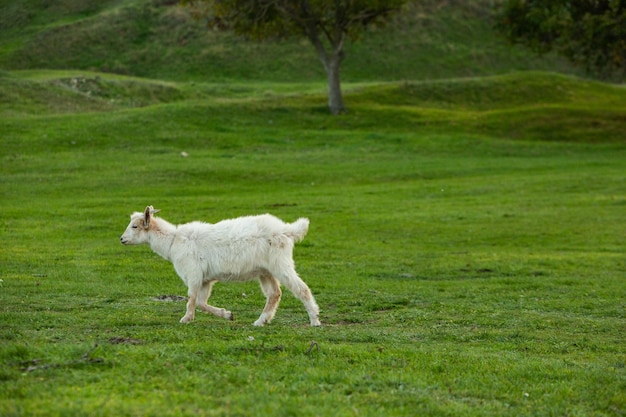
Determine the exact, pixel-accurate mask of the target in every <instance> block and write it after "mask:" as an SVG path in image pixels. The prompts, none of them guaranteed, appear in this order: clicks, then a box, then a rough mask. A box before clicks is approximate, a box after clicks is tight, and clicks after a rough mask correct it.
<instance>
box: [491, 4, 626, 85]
mask: <svg viewBox="0 0 626 417" xmlns="http://www.w3.org/2000/svg"><path fill="white" fill-rule="evenodd" d="M499 19H500V21H499V24H498V25H497V26H498V28H499V29H500V31H501V32H503V33H504V34H505V35H506V36H507V37H508V38H509V39H510V40H511V41H513V42H521V43H524V44H526V45H529V46H530V47H532V48H533V49H535V50H537V51H538V52H546V51H550V50H553V49H554V50H556V51H557V52H559V53H560V54H562V55H564V56H566V57H567V58H568V59H570V60H571V61H572V62H574V63H576V64H578V65H581V66H583V67H584V68H586V70H587V71H589V72H593V73H596V74H599V75H601V76H603V77H605V78H615V79H618V80H622V81H623V80H624V76H625V75H626V5H625V4H624V3H623V2H622V1H620V0H602V1H581V0H573V1H572V0H559V1H554V0H509V1H507V2H505V3H504V5H503V7H502V9H501V10H500V17H499Z"/></svg>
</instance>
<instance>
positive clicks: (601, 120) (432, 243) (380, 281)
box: [0, 71, 626, 416]
mask: <svg viewBox="0 0 626 417" xmlns="http://www.w3.org/2000/svg"><path fill="white" fill-rule="evenodd" d="M82 76H83V77H84V78H85V79H87V80H89V81H88V82H85V83H84V84H81V85H82V87H81V88H70V87H69V86H67V82H66V81H62V80H68V79H70V80H71V79H76V78H78V77H79V73H76V72H74V73H70V72H64V73H49V72H46V71H38V72H32V73H12V72H9V73H4V74H2V76H0V80H1V81H2V82H3V83H4V84H3V87H2V91H7V90H8V91H11V94H12V97H15V98H13V99H10V100H9V99H7V100H3V101H2V102H1V108H0V114H1V116H0V130H1V131H2V132H3V134H2V147H0V160H1V161H2V164H0V193H1V195H0V210H1V212H2V216H1V217H0V239H1V240H2V242H3V245H2V246H0V278H1V281H0V414H1V415H3V416H17V415H46V416H48V415H115V416H134V415H142V416H145V415H155V416H156V415H158V416H170V415H171V416H186V415H189V416H191V415H193V416H198V415H200V416H203V415H207V416H209V415H212V416H227V415H242V416H256V415H264V416H265V415H275V416H289V415H299V416H315V415H365V416H380V415H385V416H404V415H425V416H428V415H432V416H440V415H460V416H520V415H534V416H553V415H598V416H617V415H620V414H621V413H623V410H624V409H625V408H626V399H625V397H624V395H623V392H624V389H623V388H624V384H625V383H626V371H625V370H626V365H625V363H624V353H625V352H624V346H623V345H624V344H623V323H624V305H623V293H624V280H623V273H624V268H625V267H626V265H625V263H624V257H623V254H624V240H623V209H624V206H625V204H626V195H624V188H623V184H624V179H625V178H624V169H623V161H624V160H625V159H626V144H625V143H624V139H623V134H618V132H617V131H616V130H613V129H615V128H616V127H621V132H623V127H624V123H626V121H625V119H624V110H623V109H624V108H626V106H625V100H626V97H625V95H624V92H623V90H622V89H621V88H618V87H615V86H611V85H605V84H600V83H595V82H587V81H582V80H579V79H575V78H570V77H562V76H555V75H553V74H545V73H520V74H513V75H508V76H499V77H491V78H476V79H463V80H461V79H457V80H446V81H438V82H408V83H404V82H396V83H371V84H367V85H350V88H349V89H348V90H347V91H348V93H347V97H348V98H349V99H350V102H351V103H352V105H351V108H352V111H351V112H349V113H347V114H345V115H343V116H341V117H339V118H329V117H327V116H326V115H325V111H324V93H323V87H322V86H310V85H309V86H307V91H306V93H297V92H298V91H300V90H301V89H302V87H303V86H302V85H285V84H284V83H280V84H279V83H277V84H268V83H262V84H261V83H260V84H253V83H241V84H239V85H211V84H195V85H193V86H192V85H190V84H186V83H162V82H154V81H150V80H140V79H131V78H127V77H111V76H108V75H105V74H86V73H85V74H82ZM70 85H72V83H71V82H70ZM164 87H166V88H164ZM87 88H89V89H91V88H93V89H94V93H92V94H90V95H87V94H86V92H87V91H91V90H87ZM62 89H65V90H62ZM59 91H65V95H63V98H62V99H59V102H55V101H54V99H53V97H55V94H56V93H57V92H59ZM96 92H97V94H96ZM481 93H482V94H481ZM39 94H40V95H39ZM25 95H29V96H30V97H31V100H32V101H30V102H27V103H19V102H16V101H19V100H20V99H19V97H22V96H25ZM110 97H117V99H116V101H115V102H114V103H113V104H110V106H113V108H111V107H105V106H104V105H103V104H102V103H105V102H109V101H110ZM507 97H510V98H511V100H510V101H509V100H507ZM513 98H514V99H513ZM48 99H49V100H50V105H49V106H45V105H44V103H45V100H48ZM30 103H34V104H32V105H31V104H30ZM133 103H142V107H137V106H135V104H133ZM57 104H58V107H57ZM107 106H108V105H107ZM69 109H73V110H72V111H71V112H70V111H69ZM611 123H612V124H611ZM512 127H513V128H512ZM567 129H569V130H567ZM564 130H566V133H564ZM568 136H569V138H568ZM183 151H184V152H186V154H187V155H188V156H186V157H184V156H182V155H181V152H183ZM147 204H154V205H155V206H156V207H158V208H160V209H162V212H161V214H162V216H163V217H164V218H166V219H168V220H170V221H172V222H176V223H181V222H186V221H190V220H193V219H202V220H205V221H210V222H215V221H218V220H219V219H223V218H227V217H233V216H238V215H244V214H252V213H261V212H272V213H274V214H276V215H278V216H279V217H281V218H284V219H285V220H293V219H295V218H297V217H298V216H308V217H310V219H311V228H310V231H309V234H308V236H307V237H306V239H305V240H304V241H303V242H302V243H300V244H298V245H297V246H296V248H295V260H296V263H297V268H298V271H299V272H300V274H301V276H302V277H303V278H304V279H305V280H306V281H307V283H309V284H310V286H311V289H312V290H313V291H314V293H315V295H316V297H317V300H318V302H319V304H320V307H321V309H322V315H321V319H322V322H323V324H324V326H323V327H322V328H310V327H309V326H308V325H307V317H306V313H305V312H304V311H303V309H302V306H301V304H300V303H299V301H297V300H296V299H295V298H294V297H292V296H291V295H290V294H289V293H288V292H285V294H284V297H283V301H282V302H281V306H280V307H279V310H278V313H277V316H276V318H275V320H274V321H273V323H272V324H271V325H269V326H266V327H264V328H255V327H253V326H252V325H251V323H252V322H253V321H254V320H255V319H256V318H257V316H258V313H259V311H260V309H261V308H262V305H263V296H262V294H261V290H260V288H258V286H257V285H255V284H254V283H247V284H230V285H219V286H216V288H215V293H214V295H213V296H212V298H211V301H212V303H213V304H215V305H217V306H224V307H228V308H229V309H230V310H232V311H233V312H234V314H235V321H233V322H230V321H225V320H221V319H218V318H215V317H213V316H209V315H199V316H198V317H197V319H196V321H195V322H194V323H192V324H190V325H188V326H184V325H180V324H179V323H178V319H179V318H180V316H181V315H182V313H183V311H184V308H185V306H184V301H182V300H180V299H179V298H177V297H163V296H176V295H184V294H185V291H186V290H185V287H184V285H183V284H182V282H180V280H179V279H178V278H177V277H176V275H175V272H174V271H173V270H172V267H171V265H170V264H169V263H168V262H167V261H165V260H163V259H160V258H159V257H158V256H156V255H155V254H153V253H151V251H150V250H149V248H147V247H134V248H128V247H123V246H122V245H120V244H119V235H120V234H121V233H122V231H123V230H124V228H125V227H126V224H127V222H128V215H129V214H130V213H131V212H133V211H135V210H139V209H142V208H143V207H145V206H146V205H147ZM167 300H171V301H167Z"/></svg>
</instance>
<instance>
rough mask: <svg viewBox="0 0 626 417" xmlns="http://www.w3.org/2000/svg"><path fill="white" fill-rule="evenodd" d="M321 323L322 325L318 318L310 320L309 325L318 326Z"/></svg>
mask: <svg viewBox="0 0 626 417" xmlns="http://www.w3.org/2000/svg"><path fill="white" fill-rule="evenodd" d="M321 325H322V323H320V321H319V319H315V320H311V326H313V327H319V326H321Z"/></svg>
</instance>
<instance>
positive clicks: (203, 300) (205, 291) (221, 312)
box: [196, 281, 233, 320]
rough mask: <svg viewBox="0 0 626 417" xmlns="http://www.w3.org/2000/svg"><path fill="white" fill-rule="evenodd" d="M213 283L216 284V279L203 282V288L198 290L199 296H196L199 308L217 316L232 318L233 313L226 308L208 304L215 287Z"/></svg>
mask: <svg viewBox="0 0 626 417" xmlns="http://www.w3.org/2000/svg"><path fill="white" fill-rule="evenodd" d="M213 284H215V281H207V282H205V283H204V284H202V289H201V290H200V292H198V296H197V297H196V304H197V306H198V308H199V309H200V310H202V311H205V312H207V313H211V314H213V315H215V316H217V317H221V318H223V319H227V320H232V319H233V313H231V312H230V311H228V310H226V309H224V308H217V307H213V306H210V305H209V304H208V299H209V297H210V296H211V289H212V288H213Z"/></svg>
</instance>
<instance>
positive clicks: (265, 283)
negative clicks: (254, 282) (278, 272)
mask: <svg viewBox="0 0 626 417" xmlns="http://www.w3.org/2000/svg"><path fill="white" fill-rule="evenodd" d="M259 281H260V284H261V289H262V290H263V294H265V298H266V301H265V308H263V312H262V313H261V315H260V316H259V318H258V320H257V321H255V322H254V325H255V326H263V325H265V324H268V323H269V322H270V321H272V319H273V318H274V314H276V309H277V308H278V303H280V297H281V295H282V292H281V290H280V284H279V283H278V281H277V280H276V278H274V277H273V276H272V274H270V273H269V272H263V273H262V274H261V275H260V276H259Z"/></svg>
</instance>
